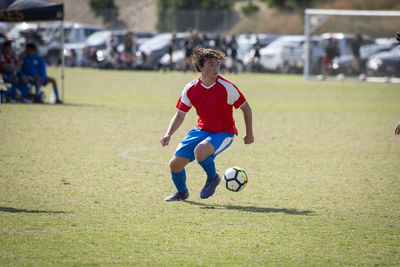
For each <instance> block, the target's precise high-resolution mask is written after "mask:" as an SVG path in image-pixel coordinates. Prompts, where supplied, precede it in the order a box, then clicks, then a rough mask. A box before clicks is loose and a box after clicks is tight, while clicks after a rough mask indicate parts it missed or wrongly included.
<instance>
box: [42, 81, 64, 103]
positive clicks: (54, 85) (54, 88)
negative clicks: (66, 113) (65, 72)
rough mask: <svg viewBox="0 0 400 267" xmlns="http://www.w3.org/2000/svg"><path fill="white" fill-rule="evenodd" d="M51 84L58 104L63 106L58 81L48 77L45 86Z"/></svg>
mask: <svg viewBox="0 0 400 267" xmlns="http://www.w3.org/2000/svg"><path fill="white" fill-rule="evenodd" d="M48 83H51V86H52V87H53V91H54V94H55V95H56V103H57V104H61V100H60V97H59V94H58V86H57V81H56V79H54V78H53V77H50V76H47V77H46V79H45V81H44V82H43V84H44V85H46V84H48Z"/></svg>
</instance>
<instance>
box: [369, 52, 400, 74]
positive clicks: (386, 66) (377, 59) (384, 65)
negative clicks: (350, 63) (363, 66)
mask: <svg viewBox="0 0 400 267" xmlns="http://www.w3.org/2000/svg"><path fill="white" fill-rule="evenodd" d="M367 75H368V76H389V77H391V76H395V77H400V52H399V48H398V47H397V46H396V47H393V48H392V49H391V50H390V51H387V52H382V53H378V54H375V55H373V56H372V57H370V58H369V59H368V62H367Z"/></svg>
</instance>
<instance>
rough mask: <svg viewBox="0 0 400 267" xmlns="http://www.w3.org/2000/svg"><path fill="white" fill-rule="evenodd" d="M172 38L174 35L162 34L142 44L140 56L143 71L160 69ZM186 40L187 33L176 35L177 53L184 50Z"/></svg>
mask: <svg viewBox="0 0 400 267" xmlns="http://www.w3.org/2000/svg"><path fill="white" fill-rule="evenodd" d="M171 38H172V33H161V34H158V35H155V36H154V37H153V38H150V39H149V40H147V41H145V42H144V43H142V44H141V45H140V46H139V54H140V56H141V57H142V59H143V63H142V65H141V66H140V67H141V68H143V69H159V68H160V64H159V62H160V59H161V58H162V57H163V56H164V55H165V54H166V53H167V50H168V45H169V43H170V42H171ZM184 38H185V33H181V32H178V33H176V39H177V42H176V44H177V47H175V51H178V50H181V49H182V46H181V44H182V41H183V39H184Z"/></svg>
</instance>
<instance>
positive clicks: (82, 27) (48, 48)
mask: <svg viewBox="0 0 400 267" xmlns="http://www.w3.org/2000/svg"><path fill="white" fill-rule="evenodd" d="M60 29H61V25H60V23H54V24H53V27H52V30H51V31H50V32H49V33H48V35H49V36H50V38H51V39H50V41H49V42H48V43H46V44H45V45H43V46H41V47H40V48H39V54H41V55H42V56H43V57H44V58H45V60H46V62H47V63H48V64H50V65H55V64H59V63H60V62H61V54H60V52H61V31H60ZM102 29H103V28H102V27H98V26H94V25H88V24H80V23H74V22H64V55H68V54H69V53H70V51H69V50H70V49H82V48H83V47H84V43H85V41H86V39H87V38H88V36H90V35H91V34H93V33H95V32H98V31H100V30H102Z"/></svg>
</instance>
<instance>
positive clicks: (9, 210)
mask: <svg viewBox="0 0 400 267" xmlns="http://www.w3.org/2000/svg"><path fill="white" fill-rule="evenodd" d="M0 212H9V213H46V214H65V213H66V212H65V211H47V210H27V209H15V208H10V207H0Z"/></svg>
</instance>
